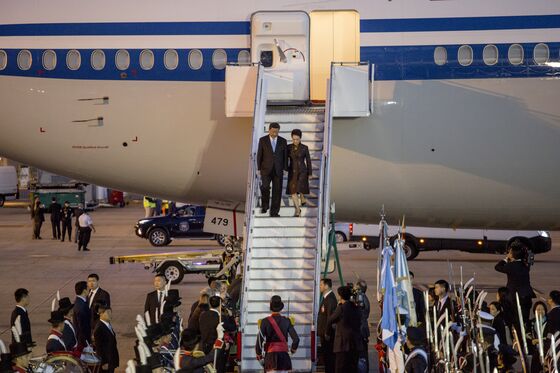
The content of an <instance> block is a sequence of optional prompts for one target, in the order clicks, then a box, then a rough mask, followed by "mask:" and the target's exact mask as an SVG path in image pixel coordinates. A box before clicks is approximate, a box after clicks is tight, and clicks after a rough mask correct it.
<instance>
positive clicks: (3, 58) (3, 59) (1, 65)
mask: <svg viewBox="0 0 560 373" xmlns="http://www.w3.org/2000/svg"><path fill="white" fill-rule="evenodd" d="M6 66H8V54H7V53H6V52H5V51H2V50H0V70H4V69H5V68H6Z"/></svg>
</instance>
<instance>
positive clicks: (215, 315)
mask: <svg viewBox="0 0 560 373" xmlns="http://www.w3.org/2000/svg"><path fill="white" fill-rule="evenodd" d="M221 302H222V300H221V299H220V297H218V296H216V295H214V296H211V297H210V300H209V304H210V310H209V311H206V312H203V313H202V314H201V315H200V339H201V341H200V342H201V347H202V351H204V353H205V354H208V353H210V351H211V350H212V346H213V345H214V342H215V341H216V339H217V338H218V336H217V334H216V328H217V327H218V324H220V323H223V327H224V330H226V331H235V329H236V327H235V321H234V320H233V319H232V318H231V317H229V316H227V315H223V314H221V313H220V312H221V311H220V308H221ZM223 352H225V351H220V353H218V355H217V362H216V370H217V371H218V373H221V372H225V368H226V363H227V357H226V356H225V355H224V353H223Z"/></svg>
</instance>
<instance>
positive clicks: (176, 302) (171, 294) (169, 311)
mask: <svg viewBox="0 0 560 373" xmlns="http://www.w3.org/2000/svg"><path fill="white" fill-rule="evenodd" d="M179 306H181V297H180V296H179V290H177V289H169V291H168V292H167V297H166V298H165V304H164V306H163V314H162V315H161V322H162V323H163V324H164V325H166V326H167V327H168V328H169V329H171V332H172V333H171V341H169V343H167V344H166V347H168V348H169V349H170V350H176V349H177V348H178V347H179V338H180V337H181V335H180V333H181V329H182V324H183V320H182V318H181V316H179V312H178V308H179Z"/></svg>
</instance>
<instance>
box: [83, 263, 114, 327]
mask: <svg viewBox="0 0 560 373" xmlns="http://www.w3.org/2000/svg"><path fill="white" fill-rule="evenodd" d="M87 285H88V296H87V301H88V306H89V309H90V310H91V329H92V330H93V329H95V324H97V320H99V314H98V313H97V312H96V305H97V304H100V303H103V304H106V305H107V306H109V307H111V296H110V295H109V293H108V292H107V291H106V290H103V289H101V288H100V287H99V275H98V274H97V273H91V274H90V275H89V276H88V278H87Z"/></svg>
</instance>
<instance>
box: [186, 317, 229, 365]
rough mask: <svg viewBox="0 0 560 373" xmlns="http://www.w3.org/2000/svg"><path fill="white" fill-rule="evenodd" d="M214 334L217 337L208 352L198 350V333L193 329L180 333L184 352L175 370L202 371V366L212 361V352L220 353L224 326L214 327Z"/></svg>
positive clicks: (222, 344)
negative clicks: (177, 368)
mask: <svg viewBox="0 0 560 373" xmlns="http://www.w3.org/2000/svg"><path fill="white" fill-rule="evenodd" d="M216 336H217V337H218V338H217V339H216V340H215V341H214V344H213V345H212V350H211V351H210V352H209V353H208V354H204V353H203V352H202V351H198V346H199V344H200V335H199V334H197V333H196V332H195V331H194V330H191V329H185V330H183V332H182V333H181V347H182V349H183V350H184V352H183V353H182V354H181V357H180V359H179V368H180V370H177V372H183V373H204V372H205V370H204V367H205V366H206V365H208V364H211V363H213V362H214V354H215V353H216V351H217V352H218V353H220V352H221V351H222V348H223V346H224V342H223V339H224V328H223V326H222V324H219V325H218V326H217V327H216Z"/></svg>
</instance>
